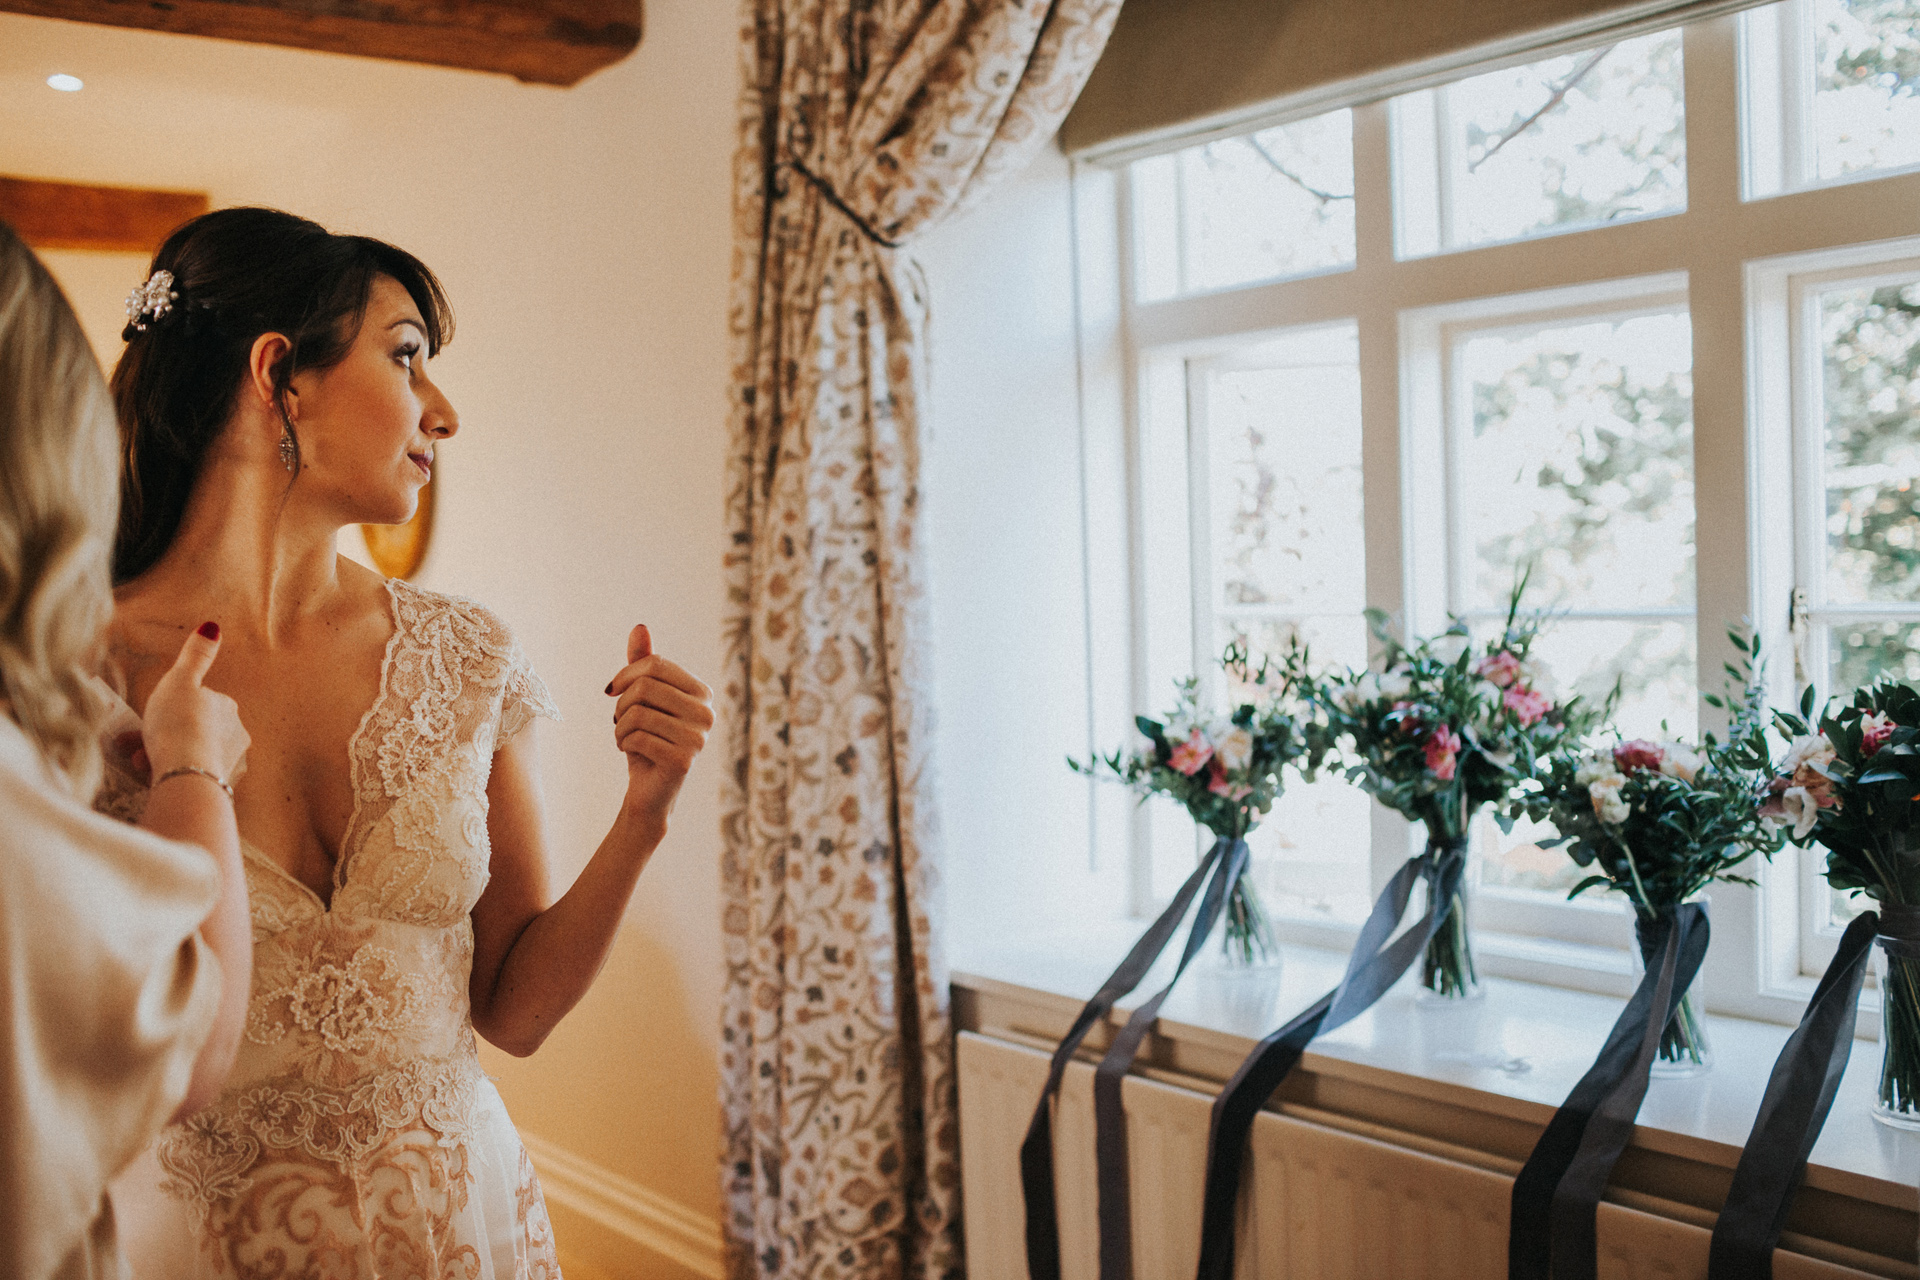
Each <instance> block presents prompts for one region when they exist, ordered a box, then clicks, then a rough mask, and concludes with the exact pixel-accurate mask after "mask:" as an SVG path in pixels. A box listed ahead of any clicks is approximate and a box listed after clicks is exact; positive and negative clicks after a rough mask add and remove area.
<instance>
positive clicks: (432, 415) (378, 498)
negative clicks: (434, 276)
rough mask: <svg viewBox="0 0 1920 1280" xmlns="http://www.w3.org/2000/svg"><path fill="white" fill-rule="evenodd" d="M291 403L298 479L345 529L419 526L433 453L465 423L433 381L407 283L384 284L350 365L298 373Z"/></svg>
mask: <svg viewBox="0 0 1920 1280" xmlns="http://www.w3.org/2000/svg"><path fill="white" fill-rule="evenodd" d="M293 390H294V392H295V395H294V397H292V399H291V407H292V409H293V421H294V429H295V430H296V432H297V433H298V435H299V440H300V461H301V467H300V470H301V475H300V479H301V481H302V483H303V485H304V486H305V487H307V489H308V491H309V492H316V491H317V493H318V495H319V496H322V497H324V498H325V499H328V500H330V505H334V504H337V506H338V508H339V515H340V517H341V521H342V523H348V524H400V523H403V522H405V521H407V520H409V519H411V518H412V516H413V512H414V507H415V506H416V505H417V504H418V502H419V497H420V490H421V488H423V487H424V486H425V485H426V483H427V481H428V479H429V478H431V476H432V473H433V453H434V448H435V446H437V445H438V444H439V442H440V441H442V440H445V439H446V438H447V437H449V436H451V435H452V434H453V433H454V432H456V431H458V430H459V429H460V419H459V416H458V415H457V414H455V413H454V411H453V406H452V405H451V404H449V403H447V398H446V396H444V395H442V394H441V393H440V388H438V387H436V386H434V385H433V381H432V379H430V378H429V377H428V376H427V328H426V325H425V323H424V322H423V321H422V320H421V318H420V309H419V308H418V307H416V306H415V305H414V302H413V298H412V296H411V295H409V294H408V293H407V291H406V289H404V288H403V287H401V285H400V283H399V282H398V281H396V280H394V279H392V278H391V277H388V276H379V277H377V278H375V280H374V282H373V289H372V291H371V293H370V295H369V297H368V299H367V310H366V316H365V319H364V320H363V321H362V323H361V325H360V333H359V336H358V337H356V338H355V339H354V343H353V346H352V348H351V349H350V350H348V352H347V355H346V358H345V359H343V360H342V361H340V363H339V364H336V365H334V366H333V367H332V368H330V369H326V370H322V371H320V372H318V373H312V374H299V375H296V376H295V378H294V380H293Z"/></svg>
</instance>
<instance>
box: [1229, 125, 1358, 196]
mask: <svg viewBox="0 0 1920 1280" xmlns="http://www.w3.org/2000/svg"><path fill="white" fill-rule="evenodd" d="M1242 141H1244V142H1245V143H1246V144H1247V145H1248V146H1250V147H1252V148H1253V150H1254V153H1255V154H1256V155H1258V156H1259V157H1260V158H1261V159H1262V160H1265V161H1266V162H1267V163H1268V164H1269V165H1270V166H1272V168H1273V171H1274V172H1275V173H1277V174H1279V175H1280V176H1281V177H1283V178H1285V179H1286V180H1287V181H1288V182H1291V183H1292V184H1293V185H1294V186H1296V187H1298V188H1300V189H1301V190H1302V191H1304V192H1306V193H1307V194H1308V195H1310V196H1312V197H1313V198H1314V199H1315V200H1318V201H1319V202H1320V203H1321V205H1323V206H1325V205H1328V204H1331V203H1333V202H1334V201H1335V200H1351V199H1353V193H1352V192H1351V191H1349V192H1347V194H1345V195H1340V194H1339V193H1337V192H1333V191H1322V190H1320V188H1318V187H1315V186H1312V185H1310V184H1309V183H1308V182H1307V181H1306V180H1305V179H1304V178H1302V177H1301V176H1300V175H1299V174H1297V173H1295V172H1293V171H1292V170H1291V169H1289V168H1287V166H1285V165H1283V164H1281V163H1280V161H1279V160H1278V159H1276V158H1275V157H1274V154H1273V152H1271V151H1269V150H1267V149H1266V148H1265V147H1263V146H1261V145H1260V139H1258V138H1256V137H1254V136H1253V135H1251V134H1249V135H1247V137H1245V138H1244V139H1242Z"/></svg>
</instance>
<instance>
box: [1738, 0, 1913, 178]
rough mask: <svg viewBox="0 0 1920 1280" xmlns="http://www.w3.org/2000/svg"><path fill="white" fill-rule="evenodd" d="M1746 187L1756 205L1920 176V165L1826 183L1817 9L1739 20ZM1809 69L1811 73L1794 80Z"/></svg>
mask: <svg viewBox="0 0 1920 1280" xmlns="http://www.w3.org/2000/svg"><path fill="white" fill-rule="evenodd" d="M1739 38H1740V110H1741V116H1742V122H1743V125H1744V127H1743V128H1742V130H1741V148H1740V150H1741V157H1742V160H1743V162H1744V163H1743V165H1742V176H1741V189H1742V192H1743V194H1744V195H1745V197H1746V198H1747V199H1749V200H1761V199H1766V198H1768V197H1770V196H1778V195H1790V194H1793V193H1796V192H1802V191H1817V190H1820V189H1822V188H1825V187H1838V186H1845V185H1847V184H1849V183H1856V182H1874V181H1878V180H1879V179H1881V178H1887V177H1894V176H1897V175H1900V174H1906V173H1913V172H1916V171H1920V163H1916V164H1910V165H1902V166H1888V167H1886V168H1883V169H1862V170H1858V171H1856V172H1853V173H1843V174H1840V175H1838V176H1836V177H1832V178H1822V177H1820V159H1819V154H1818V141H1817V140H1816V139H1815V137H1814V121H1813V99H1814V87H1813V77H1812V74H1811V71H1812V65H1813V55H1814V33H1813V6H1812V4H1811V3H1809V0H1784V3H1780V4H1770V5H1765V6H1763V7H1761V8H1757V9H1750V10H1748V11H1747V12H1745V13H1743V14H1742V15H1741V16H1740V36H1739ZM1789 68H1804V69H1806V70H1807V72H1808V74H1806V75H1804V76H1803V75H1788V74H1787V72H1788V69H1789Z"/></svg>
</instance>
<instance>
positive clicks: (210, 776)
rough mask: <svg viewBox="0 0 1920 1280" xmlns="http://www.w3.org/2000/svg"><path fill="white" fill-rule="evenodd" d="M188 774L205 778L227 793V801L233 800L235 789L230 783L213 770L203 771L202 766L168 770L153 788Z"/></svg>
mask: <svg viewBox="0 0 1920 1280" xmlns="http://www.w3.org/2000/svg"><path fill="white" fill-rule="evenodd" d="M187 773H191V774H195V775H197V776H199V777H202V778H205V779H206V780H207V781H208V782H211V783H212V784H213V785H214V786H216V787H218V788H220V789H221V790H222V791H224V792H226V793H227V799H229V800H231V799H233V787H232V785H231V784H230V783H228V782H227V780H226V779H225V778H222V777H221V776H220V775H219V774H217V773H215V772H214V771H213V770H211V769H202V768H201V767H200V766H198V765H192V764H183V765H181V766H180V767H179V768H178V769H169V770H167V771H166V772H165V773H163V774H161V775H160V776H159V777H157V778H155V779H154V780H153V784H152V786H154V787H157V786H159V785H160V784H161V783H163V782H165V781H166V780H167V779H168V778H178V777H180V776H181V775H182V774H187ZM149 789H151V788H149Z"/></svg>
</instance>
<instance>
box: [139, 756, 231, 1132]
mask: <svg viewBox="0 0 1920 1280" xmlns="http://www.w3.org/2000/svg"><path fill="white" fill-rule="evenodd" d="M140 825H141V826H142V827H145V828H146V829H147V830H148V831H151V832H153V833H154V834H155V835H160V836H165V837H167V838H168V839H170V840H183V841H185V842H187V843H189V844H197V845H199V846H200V847H201V848H203V849H205V850H207V851H208V852H210V853H211V854H212V855H213V857H214V860H215V861H216V862H218V863H219V864H220V899H219V901H218V902H217V903H215V905H214V908H213V914H212V915H210V916H208V917H207V919H206V921H205V923H203V924H202V925H201V926H200V936H201V937H202V938H204V939H205V940H206V943H207V948H208V949H209V950H210V951H212V952H213V954H214V957H215V958H216V959H218V960H219V962H220V977H221V985H220V1010H219V1012H218V1013H217V1014H215V1015H214V1021H213V1030H212V1031H211V1032H210V1033H209V1034H208V1036H207V1042H206V1044H204V1045H203V1046H201V1049H200V1053H199V1056H197V1057H196V1058H195V1059H194V1060H193V1077H192V1079H191V1080H190V1081H189V1082H188V1084H187V1096H186V1097H185V1098H182V1099H181V1101H180V1107H179V1109H178V1110H176V1111H175V1112H174V1113H173V1122H178V1121H181V1120H184V1119H186V1118H187V1117H188V1116H190V1115H192V1114H193V1113H194V1112H196V1111H198V1110H200V1108H202V1107H204V1106H206V1105H207V1104H208V1103H210V1102H212V1101H213V1100H214V1099H215V1098H217V1097H219V1096H220V1089H221V1087H222V1086H223V1085H225V1083H226V1080H227V1073H228V1072H229V1071H231V1070H232V1069H233V1059H234V1056H235V1055H236V1054H238V1053H239V1051H240V1033H241V1031H242V1030H244V1029H245V1027H246V1022H247V996H248V994H249V991H250V988H251V987H252V983H253V926H252V923H251V922H250V921H249V920H248V918H247V877H246V872H245V871H244V870H243V869H242V868H241V865H240V836H239V833H238V832H237V831H236V830H235V828H234V824H233V801H231V800H229V799H227V795H226V792H224V791H222V790H221V789H220V788H219V787H217V786H215V785H214V784H213V783H212V782H211V781H209V780H208V779H206V778H203V777H201V776H200V775H198V774H192V773H185V774H180V775H177V776H176V777H173V778H171V779H169V780H168V781H167V782H166V783H165V784H164V785H162V786H159V787H156V788H155V789H154V792H153V795H152V797H151V798H150V799H149V800H148V801H147V811H146V813H145V814H143V815H142V816H141V819H140Z"/></svg>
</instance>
